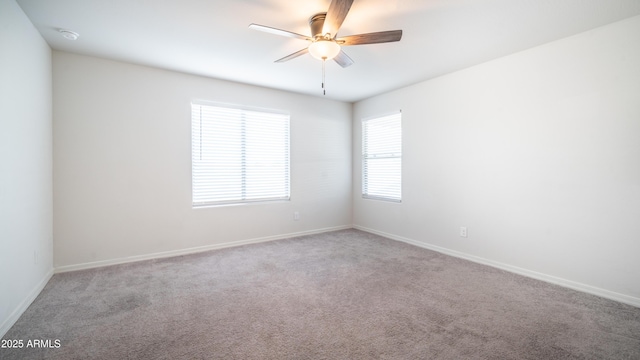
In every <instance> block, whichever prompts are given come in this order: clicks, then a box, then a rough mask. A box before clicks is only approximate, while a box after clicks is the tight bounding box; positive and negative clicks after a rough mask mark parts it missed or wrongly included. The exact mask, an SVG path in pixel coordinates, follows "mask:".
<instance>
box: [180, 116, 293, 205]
mask: <svg viewBox="0 0 640 360" xmlns="http://www.w3.org/2000/svg"><path fill="white" fill-rule="evenodd" d="M191 124H192V126H191V143H192V188H193V189H192V191H193V206H194V207H198V206H206V205H218V204H232V203H246V202H255V201H268V200H288V199H289V115H288V114H286V113H281V112H271V111H264V110H253V109H247V108H239V107H238V108H236V107H232V106H229V107H227V106H226V105H224V106H222V105H208V104H199V103H192V104H191Z"/></svg>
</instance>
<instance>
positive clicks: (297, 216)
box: [293, 211, 300, 221]
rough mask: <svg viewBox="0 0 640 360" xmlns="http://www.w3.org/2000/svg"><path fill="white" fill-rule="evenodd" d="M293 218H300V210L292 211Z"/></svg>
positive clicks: (296, 219)
mask: <svg viewBox="0 0 640 360" xmlns="http://www.w3.org/2000/svg"><path fill="white" fill-rule="evenodd" d="M293 220H295V221H298V220H300V212H299V211H294V212H293Z"/></svg>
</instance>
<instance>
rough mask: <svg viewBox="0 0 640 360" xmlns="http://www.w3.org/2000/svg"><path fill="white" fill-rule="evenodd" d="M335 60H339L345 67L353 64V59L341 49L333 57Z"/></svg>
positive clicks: (339, 63)
mask: <svg viewBox="0 0 640 360" xmlns="http://www.w3.org/2000/svg"><path fill="white" fill-rule="evenodd" d="M333 61H335V62H337V63H338V65H340V66H342V67H343V68H346V67H349V66H351V65H353V60H352V59H351V58H350V57H349V56H348V55H347V54H345V53H344V51H342V50H340V52H339V53H338V55H336V57H334V58H333Z"/></svg>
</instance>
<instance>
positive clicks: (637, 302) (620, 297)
mask: <svg viewBox="0 0 640 360" xmlns="http://www.w3.org/2000/svg"><path fill="white" fill-rule="evenodd" d="M353 228H354V229H358V230H362V231H366V232H369V233H372V234H376V235H380V236H383V237H386V238H389V239H392V240H397V241H402V242H404V243H407V244H411V245H415V246H418V247H421V248H425V249H429V250H433V251H436V252H439V253H442V254H445V255H450V256H454V257H457V258H461V259H465V260H469V261H473V262H475V263H479V264H483V265H488V266H491V267H494V268H498V269H501V270H505V271H509V272H512V273H515V274H518V275H523V276H526V277H530V278H533V279H536V280H541V281H545V282H548V283H551V284H555V285H560V286H563V287H566V288H569V289H573V290H577V291H581V292H585V293H588V294H592V295H596V296H600V297H603V298H607V299H610V300H614V301H618V302H621V303H624V304H628V305H631V306H635V307H640V298H637V297H633V296H629V295H625V294H620V293H617V292H613V291H609V290H605V289H601V288H597V287H594V286H591V285H587V284H583V283H579V282H575V281H571V280H567V279H562V278H559V277H555V276H552V275H547V274H543V273H539V272H536V271H532V270H527V269H523V268H520V267H517V266H512V265H508V264H504V263H501V262H498V261H493V260H488V259H484V258H481V257H478V256H474V255H469V254H465V253H462V252H459V251H455V250H450V249H447V248H443V247H440V246H435V245H431V244H427V243H424V242H421V241H417V240H413V239H409V238H405V237H402V236H397V235H393V234H389V233H385V232H382V231H378V230H374V229H369V228H366V227H363V226H359V225H353Z"/></svg>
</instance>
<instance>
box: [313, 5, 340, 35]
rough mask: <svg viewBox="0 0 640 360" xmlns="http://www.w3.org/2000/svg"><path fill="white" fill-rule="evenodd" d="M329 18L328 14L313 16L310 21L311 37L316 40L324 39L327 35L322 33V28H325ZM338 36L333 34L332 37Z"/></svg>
mask: <svg viewBox="0 0 640 360" xmlns="http://www.w3.org/2000/svg"><path fill="white" fill-rule="evenodd" d="M326 17H327V13H326V12H323V13H318V14H315V15H313V16H312V17H311V18H310V19H309V27H311V36H312V37H313V38H314V39H317V38H319V37H320V38H321V37H324V35H325V34H323V33H322V28H323V27H324V19H325V18H326ZM335 35H336V34H331V36H335Z"/></svg>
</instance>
